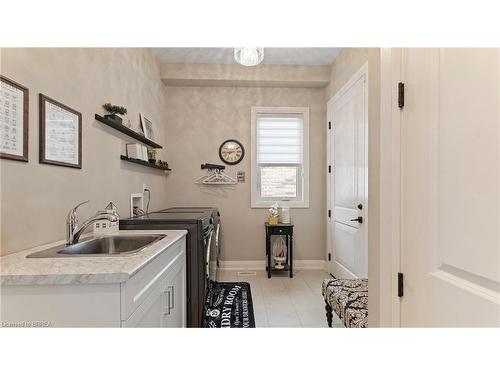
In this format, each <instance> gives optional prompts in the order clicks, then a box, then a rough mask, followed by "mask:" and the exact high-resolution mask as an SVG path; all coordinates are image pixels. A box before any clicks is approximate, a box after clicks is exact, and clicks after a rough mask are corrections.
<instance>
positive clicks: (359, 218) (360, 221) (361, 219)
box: [351, 216, 363, 224]
mask: <svg viewBox="0 0 500 375" xmlns="http://www.w3.org/2000/svg"><path fill="white" fill-rule="evenodd" d="M351 221H357V222H358V223H360V224H361V223H362V222H363V217H362V216H358V217H357V218H356V219H351Z"/></svg>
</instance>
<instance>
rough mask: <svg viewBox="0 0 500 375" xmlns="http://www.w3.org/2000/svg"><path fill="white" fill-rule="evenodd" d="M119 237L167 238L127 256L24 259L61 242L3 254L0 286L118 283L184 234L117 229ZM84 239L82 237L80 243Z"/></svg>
mask: <svg viewBox="0 0 500 375" xmlns="http://www.w3.org/2000/svg"><path fill="white" fill-rule="evenodd" d="M119 234H127V235H133V234H166V235H167V236H166V237H165V238H163V239H161V240H160V241H158V242H156V243H154V244H152V245H151V246H149V247H148V248H146V249H144V250H142V251H139V252H138V253H135V254H130V255H119V256H78V257H74V258H70V257H61V258H26V256H27V255H29V254H32V253H35V252H38V251H41V250H45V249H49V248H51V247H54V246H58V245H62V244H64V242H65V241H58V242H54V243H51V244H47V245H43V246H38V247H35V248H32V249H29V250H23V251H20V252H17V253H14V254H9V255H5V256H3V257H0V285H47V284H103V283H122V282H124V281H127V280H128V279H129V278H130V277H131V276H132V275H134V274H135V273H136V272H137V271H139V270H140V269H141V268H142V267H144V266H145V265H146V264H147V263H148V262H150V261H151V260H152V259H154V258H155V257H156V256H158V255H159V254H161V253H162V252H163V251H165V250H168V248H169V247H170V245H172V244H173V243H174V242H176V241H178V240H180V239H181V238H182V237H184V236H186V234H187V231H185V230H121V231H119ZM85 237H91V236H85ZM84 239H85V238H83V237H82V240H84Z"/></svg>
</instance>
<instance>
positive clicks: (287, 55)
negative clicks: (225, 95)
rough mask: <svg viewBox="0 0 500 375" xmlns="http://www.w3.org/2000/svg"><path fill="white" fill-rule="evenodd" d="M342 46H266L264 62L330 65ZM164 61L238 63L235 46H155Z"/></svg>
mask: <svg viewBox="0 0 500 375" xmlns="http://www.w3.org/2000/svg"><path fill="white" fill-rule="evenodd" d="M340 50H341V49H340V48H264V61H263V62H262V63H263V64H286V65H330V64H331V63H332V62H333V61H334V60H335V58H336V57H337V55H338V54H339V53H340ZM153 52H154V54H155V55H156V56H157V57H158V58H159V59H160V61H161V62H162V63H205V64H236V62H235V61H234V50H233V48H153Z"/></svg>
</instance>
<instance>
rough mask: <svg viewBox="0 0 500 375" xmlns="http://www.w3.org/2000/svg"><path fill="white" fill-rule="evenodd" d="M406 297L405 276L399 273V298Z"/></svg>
mask: <svg viewBox="0 0 500 375" xmlns="http://www.w3.org/2000/svg"><path fill="white" fill-rule="evenodd" d="M403 295H404V276H403V274H402V273H401V272H398V297H403Z"/></svg>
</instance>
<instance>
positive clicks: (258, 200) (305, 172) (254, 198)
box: [250, 107, 309, 208]
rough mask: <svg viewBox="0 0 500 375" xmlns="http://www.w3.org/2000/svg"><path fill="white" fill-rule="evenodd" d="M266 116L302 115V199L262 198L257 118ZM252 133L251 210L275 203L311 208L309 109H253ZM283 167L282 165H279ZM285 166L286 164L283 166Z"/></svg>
mask: <svg viewBox="0 0 500 375" xmlns="http://www.w3.org/2000/svg"><path fill="white" fill-rule="evenodd" d="M263 115H264V116H265V115H271V116H276V115H284V116H285V115H293V116H296V115H300V116H302V119H303V124H304V128H303V132H304V133H303V142H304V145H303V152H304V155H303V161H302V186H301V187H300V186H299V187H298V191H299V192H300V190H302V199H296V200H292V199H291V200H276V199H270V198H262V197H261V196H260V186H259V185H260V173H259V172H258V165H257V118H258V117H259V116H263ZM251 132H252V147H251V159H252V167H251V168H252V169H251V178H250V180H251V184H252V186H251V208H269V207H270V206H271V205H272V204H273V203H278V204H279V205H280V206H281V207H290V208H309V107H252V110H251ZM277 165H281V164H277ZM282 165H283V166H285V165H286V163H283V164H282Z"/></svg>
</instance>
